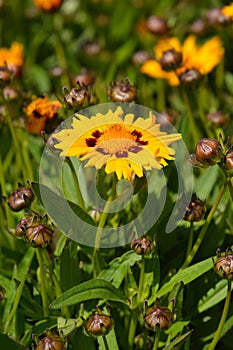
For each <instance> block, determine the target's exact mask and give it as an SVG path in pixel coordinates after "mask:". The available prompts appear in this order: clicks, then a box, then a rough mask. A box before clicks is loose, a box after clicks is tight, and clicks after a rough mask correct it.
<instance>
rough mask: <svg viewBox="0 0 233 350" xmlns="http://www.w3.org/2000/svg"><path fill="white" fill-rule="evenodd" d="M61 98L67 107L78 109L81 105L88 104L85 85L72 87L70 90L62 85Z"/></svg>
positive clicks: (88, 98)
mask: <svg viewBox="0 0 233 350" xmlns="http://www.w3.org/2000/svg"><path fill="white" fill-rule="evenodd" d="M63 98H64V101H65V103H66V105H67V107H68V108H72V109H74V110H80V109H81V108H82V107H86V106H88V104H89V101H90V94H89V91H88V90H87V89H86V88H85V87H82V88H72V89H71V90H70V91H69V90H68V89H67V88H66V87H64V88H63Z"/></svg>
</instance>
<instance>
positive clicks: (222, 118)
mask: <svg viewBox="0 0 233 350" xmlns="http://www.w3.org/2000/svg"><path fill="white" fill-rule="evenodd" d="M207 118H208V119H209V120H210V121H211V123H212V124H213V125H214V126H216V127H217V128H219V127H223V126H224V125H226V124H227V122H228V119H227V117H226V115H225V114H224V113H222V112H221V111H216V112H213V113H209V114H207Z"/></svg>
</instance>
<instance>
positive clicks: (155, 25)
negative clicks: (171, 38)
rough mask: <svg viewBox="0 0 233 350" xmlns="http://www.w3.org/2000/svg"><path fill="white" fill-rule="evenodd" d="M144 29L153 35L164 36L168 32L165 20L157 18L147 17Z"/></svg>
mask: <svg viewBox="0 0 233 350" xmlns="http://www.w3.org/2000/svg"><path fill="white" fill-rule="evenodd" d="M146 27H147V29H148V31H149V32H150V33H152V34H154V35H164V34H166V33H167V31H168V26H167V22H166V20H165V19H164V18H161V17H157V16H151V17H149V18H148V19H147V21H146Z"/></svg>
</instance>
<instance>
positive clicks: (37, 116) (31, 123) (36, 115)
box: [25, 96, 62, 135]
mask: <svg viewBox="0 0 233 350" xmlns="http://www.w3.org/2000/svg"><path fill="white" fill-rule="evenodd" d="M61 107H62V104H61V103H60V102H59V101H50V100H49V99H48V96H45V97H39V98H35V99H34V101H32V102H31V103H30V104H29V105H28V106H27V107H26V108H25V113H26V114H27V116H28V122H27V130H28V132H29V133H36V134H38V135H40V133H41V131H43V130H44V129H45V125H46V121H47V120H48V119H52V118H53V117H54V116H55V115H56V114H57V112H58V110H59V108H61Z"/></svg>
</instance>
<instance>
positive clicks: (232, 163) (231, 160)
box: [224, 149, 233, 170]
mask: <svg viewBox="0 0 233 350" xmlns="http://www.w3.org/2000/svg"><path fill="white" fill-rule="evenodd" d="M224 165H225V168H226V169H227V170H232V169H233V151H232V149H230V151H229V152H228V153H227V154H226V156H225V158H224Z"/></svg>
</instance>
